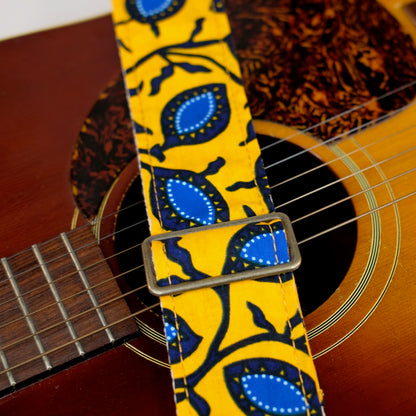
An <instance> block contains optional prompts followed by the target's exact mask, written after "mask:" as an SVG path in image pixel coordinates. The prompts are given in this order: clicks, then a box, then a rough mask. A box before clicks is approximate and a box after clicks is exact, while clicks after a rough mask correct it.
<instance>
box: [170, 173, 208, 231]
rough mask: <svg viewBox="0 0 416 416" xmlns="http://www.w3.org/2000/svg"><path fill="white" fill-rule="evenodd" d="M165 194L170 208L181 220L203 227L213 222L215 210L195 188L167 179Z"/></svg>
mask: <svg viewBox="0 0 416 416" xmlns="http://www.w3.org/2000/svg"><path fill="white" fill-rule="evenodd" d="M167 193H168V198H169V201H170V203H171V205H172V207H173V208H174V210H175V211H176V212H177V213H178V214H179V215H181V216H182V217H183V218H186V219H191V220H194V221H196V222H198V223H199V224H203V225H208V224H213V223H214V222H215V208H214V206H213V205H212V202H211V201H210V199H209V198H208V197H207V196H206V195H205V194H204V193H203V192H202V191H201V190H200V189H199V188H197V187H196V186H194V185H192V184H190V183H189V182H186V181H183V180H180V179H169V180H168V181H167Z"/></svg>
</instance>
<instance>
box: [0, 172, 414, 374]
mask: <svg viewBox="0 0 416 416" xmlns="http://www.w3.org/2000/svg"><path fill="white" fill-rule="evenodd" d="M412 170H413V171H414V170H416V168H414V169H412ZM383 182H386V181H383ZM415 195H416V191H414V192H411V193H409V194H407V195H404V196H401V197H399V198H395V199H394V200H392V201H389V202H388V203H386V204H383V205H381V206H379V207H377V208H374V209H371V210H369V211H367V212H364V213H362V214H360V215H358V216H355V217H353V218H351V219H349V220H346V221H344V222H342V223H340V224H338V225H335V226H333V227H329V228H327V229H326V230H323V231H321V232H319V233H316V234H314V235H312V236H310V237H307V238H305V239H303V240H302V241H300V242H299V243H298V244H299V245H301V244H304V243H305V242H307V241H310V240H312V239H315V238H318V237H320V236H322V235H323V234H326V233H328V232H331V231H333V230H335V229H338V228H340V227H343V226H345V225H347V224H349V223H351V222H353V221H356V220H357V219H359V218H363V217H365V216H367V215H369V214H372V213H374V212H376V211H380V210H382V209H384V208H386V207H389V206H391V205H393V204H397V203H398V202H400V201H402V200H404V199H407V198H409V197H412V196H415ZM299 220H300V219H297V220H296V221H299ZM114 278H117V276H116V277H114ZM145 288H147V286H146V285H143V286H141V287H139V288H135V289H132V290H131V291H128V292H126V293H123V294H120V295H119V296H116V297H114V298H112V299H109V300H107V301H106V302H103V303H101V304H99V305H97V306H95V307H92V308H89V309H88V310H84V311H83V312H80V313H78V314H76V315H74V316H72V317H70V318H68V319H65V320H62V321H59V322H56V323H55V324H53V325H51V326H49V327H47V328H43V329H42V330H39V331H36V332H35V333H33V334H31V335H28V336H26V337H23V338H19V339H17V340H15V341H13V342H12V343H9V344H6V345H4V346H3V347H2V351H5V350H7V349H10V348H11V347H13V346H16V345H17V344H19V343H22V342H24V341H26V340H29V339H32V338H33V337H34V336H38V335H41V334H42V333H44V332H47V331H50V330H52V329H54V328H56V327H57V326H59V325H64V324H65V323H66V322H68V321H70V320H73V319H77V318H79V317H82V316H83V315H85V314H86V313H89V312H92V311H94V310H96V309H98V308H100V307H103V306H106V305H108V304H110V303H112V302H114V301H117V300H120V299H123V298H124V297H127V296H129V295H131V294H134V293H137V292H138V291H139V290H142V289H145ZM156 306H159V304H158V303H157V304H155V305H153V306H152V308H151V309H153V308H154V307H156ZM148 310H150V309H149V308H147V307H146V308H145V310H144V311H146V312H147V311H148ZM132 316H136V314H131V315H129V316H128V317H126V318H125V319H128V318H129V317H132ZM123 320H124V319H122V320H118V321H116V322H114V323H113V324H109V325H107V326H103V327H100V328H99V329H98V330H96V331H92V332H90V333H89V334H87V335H84V336H82V337H80V338H81V339H83V338H85V337H86V336H88V335H93V334H94V333H96V332H99V331H103V330H105V329H106V328H107V327H109V326H112V325H116V324H118V323H120V322H121V321H123ZM80 338H77V339H74V340H72V341H71V342H69V343H70V344H71V343H75V342H76V341H77V340H79V339H80ZM66 345H67V344H64V345H63V346H62V348H64V346H66ZM53 351H55V349H54V350H50V351H46V352H45V353H44V354H40V355H37V356H36V357H34V359H36V358H40V357H43V356H44V355H47V354H50V353H51V352H53ZM25 363H26V362H24V363H21V365H24V364H25ZM10 370H11V368H9V369H8V370H7V371H10ZM0 374H2V373H1V372H0Z"/></svg>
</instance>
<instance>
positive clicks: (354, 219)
mask: <svg viewBox="0 0 416 416" xmlns="http://www.w3.org/2000/svg"><path fill="white" fill-rule="evenodd" d="M415 195H416V191H414V192H410V193H409V194H406V195H403V196H402V197H400V198H395V199H394V200H393V201H391V202H388V203H386V204H384V205H381V206H379V207H377V208H374V209H371V210H369V211H367V212H365V213H363V214H361V215H359V216H356V217H354V218H351V219H350V220H347V221H344V222H343V223H340V224H338V225H336V226H334V227H330V228H328V229H326V230H324V231H322V232H320V233H317V234H315V235H313V236H310V237H307V238H305V239H303V240H302V241H300V242H299V243H298V244H299V245H300V244H303V243H305V242H307V241H310V240H313V239H315V238H317V237H320V236H321V235H323V234H325V233H328V232H331V231H333V230H335V229H337V228H340V227H343V226H345V225H347V224H349V223H351V222H353V221H356V220H357V219H359V218H363V217H365V216H367V215H369V214H372V213H374V212H376V211H380V210H382V209H383V208H386V207H389V206H392V205H393V204H396V203H398V202H400V201H403V200H405V199H407V198H409V197H412V196H415ZM137 290H138V289H134V290H131V291H129V292H127V293H125V294H124V295H122V296H121V297H124V296H127V295H129V294H131V293H134V292H135V291H137ZM118 298H120V297H117V298H114V299H112V300H110V301H107V302H106V303H110V302H112V301H115V300H117V299H118ZM157 306H159V303H155V304H153V305H151V306H148V307H145V308H143V309H141V310H140V311H136V312H134V313H132V314H130V315H128V316H126V317H124V318H121V319H119V320H117V321H115V322H113V323H111V324H108V325H106V327H103V328H99V329H96V330H94V331H92V332H90V333H88V334H85V335H83V336H81V337H78V338H77V339H76V341H80V340H82V339H84V338H86V337H88V336H91V335H94V334H96V333H98V332H100V331H103V330H105V329H107V328H109V327H111V326H114V325H117V324H119V323H122V322H124V321H126V320H127V319H130V318H132V317H136V316H138V315H140V314H141V313H144V312H147V311H150V310H151V309H153V308H155V307H157ZM83 313H86V311H85V312H83ZM83 313H81V314H79V315H82V314H83ZM54 326H56V324H55V325H54ZM47 329H50V328H47ZM40 332H42V331H40ZM21 341H22V339H21V340H18V341H16V342H14V343H12V344H8V345H7V346H5V347H4V349H6V348H9V347H11V346H13V345H15V344H16V343H18V342H21ZM73 342H74V341H69V342H67V343H65V344H63V345H60V346H58V347H55V348H53V349H51V350H49V351H47V352H45V353H43V354H40V355H38V356H36V357H32V358H30V359H28V360H26V361H24V362H22V363H20V364H17V365H15V366H13V367H10V368H9V370H14V369H16V368H19V367H21V366H22V365H25V364H28V363H30V362H32V361H34V360H36V359H38V358H40V357H43V356H44V355H46V354H50V353H52V352H55V351H58V350H59V349H61V348H65V347H66V346H68V345H71V344H72V343H73ZM5 372H6V371H2V372H0V375H2V374H4V373H5Z"/></svg>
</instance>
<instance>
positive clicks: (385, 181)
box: [0, 169, 415, 328]
mask: <svg viewBox="0 0 416 416" xmlns="http://www.w3.org/2000/svg"><path fill="white" fill-rule="evenodd" d="M414 170H415V169H410V170H408V171H406V172H402V173H401V174H398V175H396V176H395V177H392V178H389V179H385V180H383V181H382V182H380V183H378V184H375V185H373V186H371V187H369V188H367V189H365V190H363V191H360V192H357V193H356V194H353V195H349V196H348V197H346V198H343V199H341V200H339V201H335V202H334V203H332V204H329V205H327V206H325V207H322V208H320V209H319V210H316V211H314V212H311V213H309V214H307V215H305V216H303V217H300V218H296V219H293V220H292V223H295V222H298V221H301V220H302V219H304V218H307V217H309V216H312V215H314V214H316V213H318V212H321V211H324V210H326V209H329V208H331V207H333V206H335V205H337V204H339V203H342V202H345V201H346V200H349V199H353V198H354V197H356V196H358V195H361V194H362V193H365V192H368V191H369V190H371V189H374V188H376V187H378V186H380V185H383V184H385V183H389V182H392V181H393V180H395V179H397V178H399V177H402V176H404V175H406V174H409V173H411V172H413V171H414ZM275 208H277V207H275ZM139 245H140V244H139ZM139 245H136V246H134V247H137V246H139ZM127 250H129V249H126V250H123V251H127ZM101 262H102V260H100V261H99V262H96V263H93V264H92V265H88V266H87V267H86V268H85V269H84V270H86V269H88V268H89V267H92V266H95V265H97V264H99V263H101ZM142 267H143V265H140V266H137V267H135V268H133V269H132V270H128V271H126V272H123V273H121V274H119V275H117V276H113V277H111V278H109V279H106V280H105V281H103V282H100V283H98V284H96V285H94V286H92V287H91V288H92V289H94V288H96V287H98V286H100V285H102V284H104V283H107V282H109V281H112V280H114V279H116V278H118V277H121V276H122V275H124V274H127V273H129V272H130V271H134V270H137V269H139V268H142ZM66 276H68V275H65V277H66ZM57 280H58V279H57ZM143 288H144V287H143V286H142V287H141V288H138V289H136V290H137V291H138V290H141V289H143ZM84 292H86V290H83V291H81V292H77V293H75V294H73V295H71V296H68V297H66V298H64V300H68V299H71V297H73V296H77V295H79V294H82V293H84ZM9 301H11V300H9ZM52 306H54V304H50V305H47V306H45V307H43V308H41V309H39V310H38V311H35V312H40V311H42V310H44V309H47V308H48V307H52ZM20 319H23V318H18V319H17V320H20ZM17 320H15V321H17ZM15 321H11V322H9V323H7V324H5V325H3V326H2V325H0V328H2V327H4V326H7V325H9V324H11V323H13V322H15Z"/></svg>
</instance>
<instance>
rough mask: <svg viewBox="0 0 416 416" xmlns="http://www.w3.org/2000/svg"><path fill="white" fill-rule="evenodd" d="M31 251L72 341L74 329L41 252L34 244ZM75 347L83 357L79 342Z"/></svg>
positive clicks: (74, 334) (75, 336)
mask: <svg viewBox="0 0 416 416" xmlns="http://www.w3.org/2000/svg"><path fill="white" fill-rule="evenodd" d="M32 250H33V252H34V254H35V257H36V259H37V261H38V262H39V264H40V267H41V269H42V272H43V275H44V276H45V279H46V281H47V282H48V284H49V287H50V290H51V292H52V294H53V297H54V299H55V302H56V305H58V308H59V311H60V312H61V315H62V317H63V318H64V320H65V323H66V326H67V328H68V331H69V334H70V335H71V338H72V339H73V340H75V339H76V338H77V335H76V332H75V329H74V327H73V325H72V322H71V321H70V320H69V316H68V313H67V311H66V308H65V306H64V304H63V303H62V299H61V297H60V295H59V292H58V289H57V287H56V286H55V283H54V282H53V279H52V276H51V275H50V273H49V270H48V268H47V267H46V264H45V262H44V260H43V256H42V254H41V252H40V250H39V248H38V246H37V245H36V244H34V245H33V246H32ZM52 305H53V304H52ZM75 347H76V349H77V351H78V354H79V355H81V356H83V355H84V354H85V351H84V349H83V348H82V345H81V343H80V342H79V341H76V342H75Z"/></svg>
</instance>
